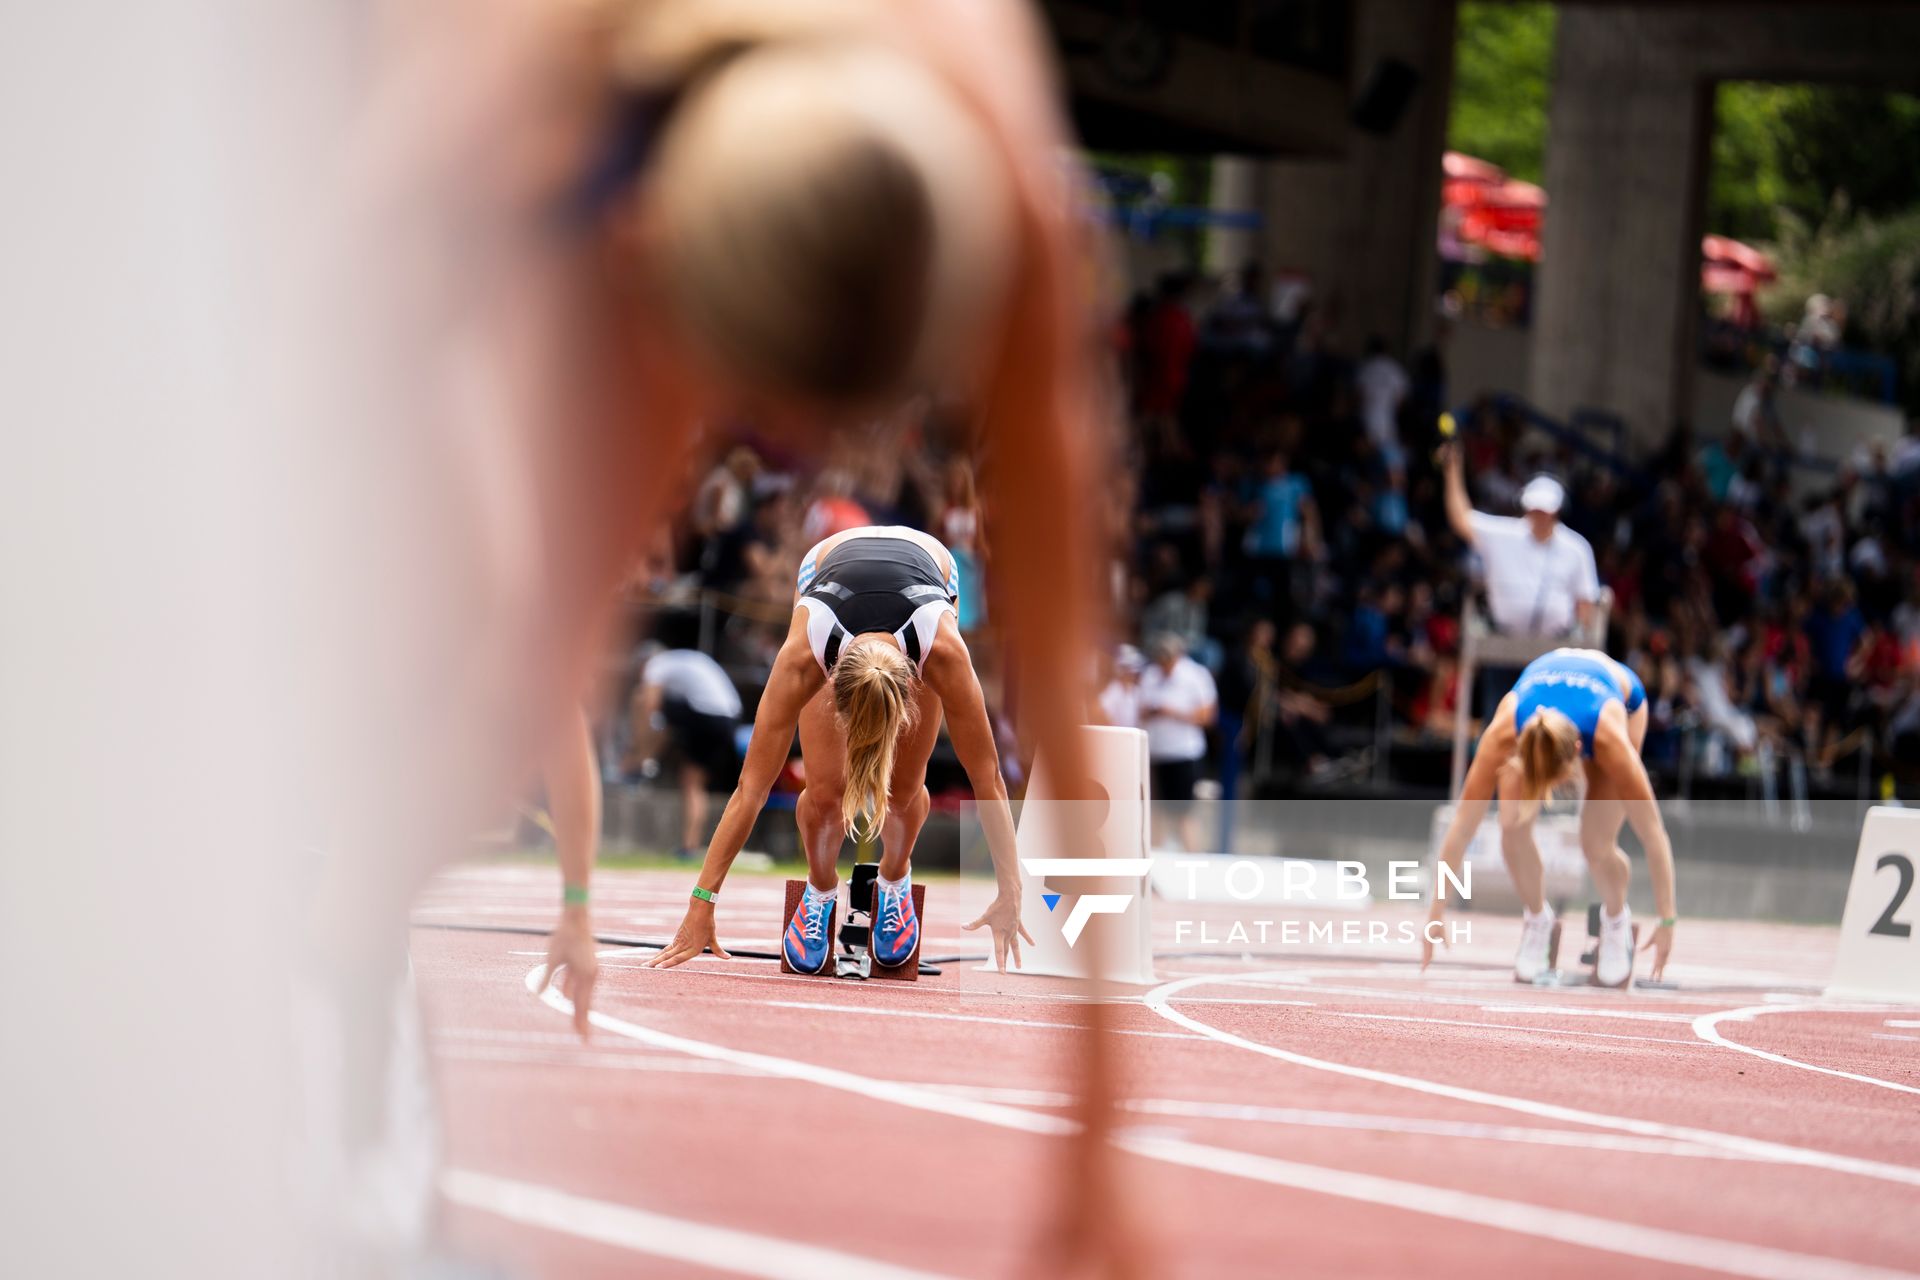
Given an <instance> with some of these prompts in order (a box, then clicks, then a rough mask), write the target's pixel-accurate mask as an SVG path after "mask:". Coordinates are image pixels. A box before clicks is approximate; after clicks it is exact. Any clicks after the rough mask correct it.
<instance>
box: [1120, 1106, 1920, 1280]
mask: <svg viewBox="0 0 1920 1280" xmlns="http://www.w3.org/2000/svg"><path fill="white" fill-rule="evenodd" d="M1114 1141H1115V1142H1116V1143H1118V1144H1119V1145H1120V1146H1121V1147H1124V1148H1125V1149H1127V1150H1129V1151H1132V1152H1135V1153H1136V1154H1139V1155H1143V1156H1150V1157H1152V1158H1154V1159H1156V1160H1165V1161H1168V1162H1169V1163H1172V1164H1182V1165H1186V1166H1188V1167H1189V1168H1193V1169H1205V1170H1207V1171H1209V1172H1212V1173H1230V1174H1233V1175H1235V1176H1237V1177H1242V1178H1248V1179H1251V1180H1253V1181H1256V1182H1265V1183H1268V1184H1270V1185H1272V1186H1276V1187H1291V1188H1293V1189H1295V1190H1299V1191H1313V1192H1319V1193H1322V1194H1325V1195H1334V1196H1340V1197H1342V1198H1343V1199H1347V1200H1359V1201H1363V1202H1365V1203H1368V1204H1377V1205H1383V1206H1385V1207H1388V1208H1394V1209H1411V1210H1414V1211H1415V1212H1418V1213H1424V1214H1429V1215H1431V1216H1433V1217H1436V1218H1447V1219H1450V1220H1452V1221H1455V1222H1470V1223H1474V1224H1476V1225H1478V1226H1483V1227H1492V1228H1495V1229H1496V1230H1500V1231H1510V1232H1513V1233H1514V1234H1516V1235H1524V1236H1534V1237H1536V1238H1538V1239H1542V1240H1552V1241H1555V1242H1556V1243H1560V1244H1570V1245H1578V1246H1581V1247H1584V1248H1588V1249H1599V1250H1604V1251H1606V1252H1608V1253H1617V1254H1624V1255H1626V1256H1627V1257H1632V1258H1645V1259H1648V1260H1650V1261H1653V1262H1659V1263H1664V1264H1667V1265H1675V1264H1678V1265H1680V1266H1689V1267H1699V1268H1701V1269H1702V1270H1705V1271H1717V1272H1723V1273H1725V1274H1727V1275H1736V1276H1749V1277H1753V1278H1754V1280H1913V1275H1914V1273H1913V1272H1909V1271H1892V1270H1888V1269H1886V1268H1883V1267H1874V1266H1867V1265H1864V1264H1861V1263H1855V1262H1847V1261H1844V1260H1842V1259H1839V1258H1822V1257H1817V1256H1814V1255H1810V1254H1804V1253H1791V1252H1788V1251H1787V1250H1785V1249H1771V1248H1768V1247H1767V1246H1765V1245H1757V1244H1745V1243H1743V1242H1741V1241H1738V1240H1716V1239H1711V1238H1709V1237H1706V1236H1696V1235H1689V1234H1687V1233H1685V1232H1681V1231H1665V1230H1662V1229H1660V1228H1659V1227H1643V1226H1639V1225H1637V1224H1635V1223H1631V1222H1620V1221H1617V1220H1615V1219H1612V1218H1598V1217H1594V1216H1593V1215H1591V1214H1585V1213H1574V1212H1572V1211H1570V1210H1566V1209H1549V1208H1547V1207H1545V1206H1543V1205H1537V1204H1525V1203H1522V1202H1520V1201H1516V1200H1499V1199H1496V1198H1494V1197H1492V1196H1483V1195H1476V1194H1474V1193H1473V1192H1470V1191H1452V1190H1448V1189H1446V1188H1443V1187H1430V1186H1425V1185H1422V1184H1418V1183H1408V1182H1402V1181H1400V1180H1399V1179H1397V1178H1383V1177H1377V1176H1375V1175H1373V1174H1367V1173H1349V1172H1347V1171H1345V1170H1343V1169H1327V1168H1323V1167H1321V1166H1319V1165H1308V1164H1296V1163H1295V1162H1293V1161H1291V1160H1275V1159H1272V1158H1271V1157H1268V1156H1257V1155H1252V1154H1250V1153H1247V1152H1240V1151H1223V1150H1221V1149H1220V1148H1218V1147H1207V1146H1201V1145H1200V1144H1198V1143H1192V1142H1186V1141H1183V1140H1181V1139H1178V1138H1161V1137H1152V1136H1145V1135H1130V1134H1120V1135H1117V1136H1116V1137H1115V1138H1114ZM1409 1191H1413V1192H1414V1193H1415V1194H1414V1195H1413V1196H1412V1197H1409V1194H1408V1193H1409Z"/></svg>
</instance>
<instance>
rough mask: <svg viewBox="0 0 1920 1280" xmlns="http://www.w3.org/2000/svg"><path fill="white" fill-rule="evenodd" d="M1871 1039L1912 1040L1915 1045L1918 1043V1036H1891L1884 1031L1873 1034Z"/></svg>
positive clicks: (1919, 1037) (1919, 1041) (1919, 1038)
mask: <svg viewBox="0 0 1920 1280" xmlns="http://www.w3.org/2000/svg"><path fill="white" fill-rule="evenodd" d="M1873 1038H1874V1039H1875V1040H1912V1041H1914V1042H1916V1043H1920V1036H1896V1035H1891V1034H1889V1033H1887V1032H1885V1031H1876V1032H1874V1033H1873Z"/></svg>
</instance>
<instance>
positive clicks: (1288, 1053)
mask: <svg viewBox="0 0 1920 1280" xmlns="http://www.w3.org/2000/svg"><path fill="white" fill-rule="evenodd" d="M1254 976H1265V975H1254ZM1233 981H1235V979H1234V978H1232V977H1226V976H1216V977H1211V978H1183V979H1181V980H1180V981H1178V982H1169V983H1167V984H1165V985H1164V986H1159V987H1155V988H1154V989H1153V990H1151V991H1149V992H1147V994H1146V1004H1147V1007H1148V1008H1149V1009H1152V1010H1153V1011H1154V1012H1155V1013H1158V1014H1159V1015H1160V1016H1161V1017H1163V1018H1165V1019H1166V1020H1167V1021H1169V1022H1171V1023H1173V1024H1174V1025H1175V1026H1181V1027H1185V1028H1186V1029H1187V1030H1189V1031H1198V1032H1199V1033H1200V1034H1201V1035H1205V1036H1211V1037H1213V1038H1214V1039H1215V1040H1219V1041H1221V1042H1222V1043H1224V1044H1232V1045H1238V1046H1239V1047H1240V1048H1242V1049H1246V1050H1248V1051H1249V1052H1251V1053H1258V1054H1261V1055H1263V1056H1265V1057H1269V1058H1277V1059H1279V1060H1280V1061H1282V1062H1291V1063H1293V1064H1294V1065H1295V1066H1301V1067H1309V1068H1312V1069H1313V1070H1315V1071H1329V1072H1332V1073H1333V1074H1335V1075H1343V1076H1349V1077H1351V1078H1353V1079H1356V1080H1369V1081H1372V1082H1374V1083H1375V1084H1384V1085H1391V1086H1393V1087H1394V1088H1398V1089H1411V1090H1413V1091H1414V1092H1416V1093H1425V1094H1429V1095H1431V1096H1433V1097H1436V1098H1452V1099H1453V1100H1455V1101H1457V1102H1473V1103H1479V1104H1481V1105H1483V1106H1489V1107H1500V1108H1502V1109H1504V1110H1507V1111H1518V1112H1520V1113H1521V1114H1522V1115H1530V1116H1539V1117H1540V1118H1542V1119H1546V1120H1567V1121H1571V1122H1573V1123H1575V1124H1590V1125H1594V1126H1595V1127H1597V1128H1601V1129H1614V1130H1618V1131H1619V1132H1622V1133H1637V1134H1639V1135H1641V1136H1642V1137H1647V1138H1672V1139H1675V1140H1678V1141H1681V1142H1697V1143H1704V1144H1706V1145H1708V1146H1714V1147H1720V1148H1722V1149H1725V1150H1728V1151H1735V1152H1738V1153H1740V1154H1741V1155H1745V1156H1749V1157H1752V1158H1753V1159H1756V1160H1775V1161H1779V1162H1781V1163H1783V1164H1798V1165H1806V1166H1808V1167H1810V1168H1815V1169H1825V1170H1827V1171H1829V1172H1832V1173H1852V1174H1858V1175H1860V1176H1861V1177H1866V1178H1879V1179H1882V1180H1884V1181H1887V1182H1899V1183H1904V1184H1906V1185H1908V1186H1915V1187H1920V1169H1916V1168H1913V1167H1911V1166H1908V1165H1898V1164H1887V1163H1885V1162H1883V1161H1879V1160H1864V1159H1860V1158H1858V1157H1855V1156H1843V1155H1837V1154H1834V1153H1833V1152H1828V1151H1816V1150H1813V1149H1812V1148H1809V1147H1795V1146H1788V1145H1787V1144H1785V1143H1780V1142H1766V1141H1763V1140H1761V1139H1759V1138H1747V1137H1742V1136H1741V1135H1739V1134H1732V1133H1721V1132H1718V1131H1716V1130H1713V1129H1696V1128H1693V1127H1691V1126H1688V1125H1677V1124H1662V1123H1661V1122H1659V1121H1657V1120H1638V1119H1635V1118H1633V1117H1631V1116H1617V1115H1610V1114H1608V1113H1606V1112H1604V1111H1586V1110H1582V1109H1581V1108H1579V1107H1563V1106H1560V1105H1558V1104H1556V1103H1551V1102H1537V1101H1535V1100H1534V1099H1532V1098H1516V1097H1511V1096H1509V1095H1507V1094H1503V1093H1489V1092H1487V1091H1485V1090H1483V1089H1468V1088H1464V1087H1462V1086H1460V1085H1451V1084H1442V1083H1440V1082H1439V1081H1437V1080H1427V1079H1423V1078H1421V1077H1419V1076H1403V1075H1398V1074H1396V1073H1394V1072H1391V1071H1376V1070H1374V1069H1373V1068H1372V1067H1357V1066H1353V1065H1351V1064H1349V1063H1345V1062H1331V1061H1328V1060H1327V1059H1325V1058H1312V1057H1308V1056H1307V1055H1306V1054H1304V1053H1295V1052H1293V1051H1292V1050H1291V1049H1281V1048H1278V1047H1276V1046H1274V1045H1270V1044H1262V1043H1260V1042H1259V1041H1257V1040H1249V1039H1247V1038H1246V1037H1244V1036H1237V1035H1235V1034H1233V1033H1232V1032H1231V1031H1223V1030H1221V1029H1220V1028H1219V1027H1216V1026H1213V1025H1211V1024H1209V1023H1205V1022H1201V1021H1200V1020H1199V1019H1197V1018H1192V1017H1189V1016H1188V1015H1186V1014H1184V1013H1182V1012H1180V1011H1179V1010H1178V1009H1175V1008H1173V1007H1172V1005H1171V1004H1170V1003H1169V1002H1170V1001H1171V1000H1173V999H1174V998H1175V997H1176V996H1178V995H1179V994H1180V992H1182V991H1185V990H1187V989H1188V988H1190V987H1194V986H1203V985H1212V984H1218V983H1223V982H1226V983H1230V982H1233Z"/></svg>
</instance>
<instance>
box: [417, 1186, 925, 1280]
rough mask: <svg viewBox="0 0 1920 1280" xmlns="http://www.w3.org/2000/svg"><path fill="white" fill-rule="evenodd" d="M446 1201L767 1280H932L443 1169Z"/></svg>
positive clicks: (849, 1257)
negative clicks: (797, 1278) (797, 1279)
mask: <svg viewBox="0 0 1920 1280" xmlns="http://www.w3.org/2000/svg"><path fill="white" fill-rule="evenodd" d="M440 1190H441V1193H442V1194H443V1195H445V1196H446V1198H447V1199H449V1200H451V1201H453V1203H455V1204H457V1205H462V1206H464V1207H466V1208H468V1209H478V1210H479V1211H481V1212H482V1213H490V1214H493V1215H494V1216H495V1217H499V1218H505V1219H507V1220H508V1221H509V1222H518V1223H520V1224H521V1225H523V1226H529V1227H540V1228H543V1229H545V1230H547V1231H555V1232H559V1233H560V1234H562V1235H569V1236H575V1237H577V1238H579V1239H582V1240H592V1241H595V1242H597V1243H599V1244H608V1245H614V1246H616V1247H618V1248H622V1249H630V1250H632V1251H633V1252H635V1253H644V1254H648V1255H649V1256H651V1257H655V1258H672V1259H673V1260H675V1261H676V1262H689V1263H693V1264H695V1265H696V1266H701V1267H710V1268H712V1269H713V1270H715V1271H730V1272H732V1273H734V1274H735V1275H743V1276H764V1277H766V1278H767V1280H788V1278H789V1277H801V1278H803V1280H937V1278H936V1277H934V1275H933V1273H931V1272H927V1271H917V1270H914V1269H912V1268H908V1267H896V1266H893V1265H892V1264H890V1263H885V1262H880V1261H877V1260H875V1259H873V1258H863V1257H861V1256H859V1255H858V1254H852V1253H842V1252H841V1251H839V1250H838V1249H827V1248H823V1247H821V1246H820V1245H814V1244H801V1243H800V1242H798V1241H796V1240H781V1239H779V1238H777V1237H774V1236H762V1235H754V1234H752V1233H750V1232H746V1231H736V1230H734V1229H733V1228H731V1227H716V1226H712V1225H709V1224H707V1223H704V1222H690V1221H688V1220H687V1219H685V1218H674V1217H669V1216H667V1215H666V1214H663V1213H650V1212H648V1211H647V1210H645V1209H635V1208H632V1207H631V1206H628V1205H623V1204H609V1203H608V1202H606V1201H604V1200H589V1199H587V1198H586V1197H585V1196H576V1195H571V1194H569V1193H567V1192H565V1191H560V1190H556V1189H555V1188H553V1187H543V1186H540V1185H538V1184H536V1183H532V1182H521V1181H518V1180H517V1179H513V1178H500V1177H495V1176H494V1175H492V1174H488V1173H476V1172H474V1171H473V1170H471V1169H449V1170H447V1171H446V1172H445V1173H444V1174H442V1175H441V1177H440Z"/></svg>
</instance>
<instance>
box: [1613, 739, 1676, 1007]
mask: <svg viewBox="0 0 1920 1280" xmlns="http://www.w3.org/2000/svg"><path fill="white" fill-rule="evenodd" d="M1617 705H1618V704H1617V703H1616V704H1613V705H1610V706H1608V707H1607V709H1606V711H1605V712H1604V713H1602V715H1601V717H1600V724H1599V726H1598V727H1597V728H1595V730H1594V733H1593V763H1594V769H1595V772H1597V773H1598V774H1599V775H1600V779H1599V780H1600V785H1601V786H1602V787H1603V788H1604V789H1605V793H1606V795H1607V796H1608V797H1609V798H1611V799H1615V800H1619V801H1621V802H1622V803H1623V804H1624V805H1625V807H1626V811H1627V821H1628V823H1630V824H1631V825H1632V827H1633V834H1635V835H1636V836H1639V837H1640V847H1641V848H1642V849H1645V850H1646V852H1647V874H1648V875H1649V876H1651V877H1652V879H1653V906H1654V910H1655V911H1657V912H1659V913H1660V919H1661V920H1662V921H1666V920H1671V919H1673V918H1674V916H1675V914H1676V913H1677V912H1678V910H1679V907H1678V904H1677V902H1676V898H1675V893H1674V872H1673V844H1672V842H1671V841H1669V840H1668V839H1667V824H1666V822H1665V821H1664V820H1662V818H1661V817H1660V806H1659V804H1658V803H1657V802H1656V801H1655V800H1654V798H1653V781H1652V779H1650V778H1648V777H1647V766H1646V765H1645V764H1644V763H1643V762H1642V761H1641V759H1640V753H1639V752H1638V751H1636V750H1634V747H1633V742H1632V739H1631V737H1630V734H1629V731H1628V726H1627V716H1626V713H1625V711H1624V709H1623V710H1621V711H1618V712H1616V711H1615V710H1614V707H1615V706H1617ZM1647 946H1648V947H1649V948H1651V949H1652V951H1653V976H1654V977H1655V978H1658V977H1659V976H1660V975H1661V973H1663V972H1664V971H1665V970H1666V967H1667V955H1668V953H1669V952H1671V951H1672V950H1673V926H1672V925H1668V924H1664V923H1663V924H1660V925H1658V926H1657V927H1655V929H1654V931H1653V936H1652V937H1651V938H1649V939H1648V940H1647Z"/></svg>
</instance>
